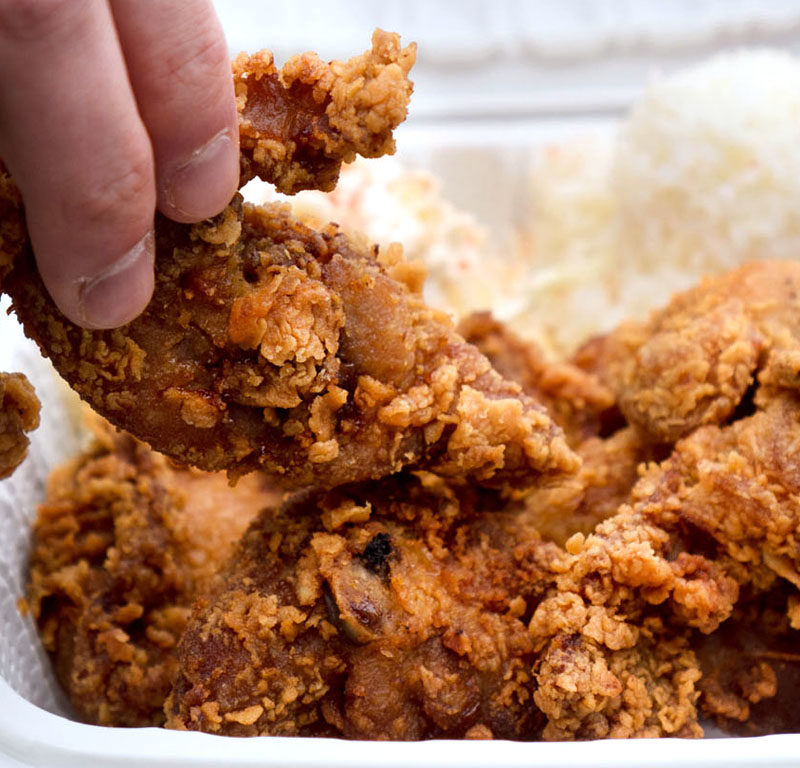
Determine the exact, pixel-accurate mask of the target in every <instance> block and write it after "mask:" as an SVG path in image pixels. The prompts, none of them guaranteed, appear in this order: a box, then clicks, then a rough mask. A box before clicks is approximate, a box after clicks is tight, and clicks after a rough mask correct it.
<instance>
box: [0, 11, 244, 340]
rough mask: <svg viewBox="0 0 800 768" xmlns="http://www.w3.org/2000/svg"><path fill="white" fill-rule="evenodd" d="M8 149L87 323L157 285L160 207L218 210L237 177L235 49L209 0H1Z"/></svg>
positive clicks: (145, 296)
mask: <svg viewBox="0 0 800 768" xmlns="http://www.w3.org/2000/svg"><path fill="white" fill-rule="evenodd" d="M0 158H2V160H3V162H4V163H5V164H6V166H7V167H8V169H9V171H10V172H11V175H12V176H13V177H14V180H15V181H16V183H17V185H18V186H19V188H20V190H21V192H22V195H23V198H24V202H25V210H26V216H27V223H28V230H29V232H30V236H31V240H32V243H33V248H34V252H35V254H36V260H37V264H38V267H39V271H40V272H41V275H42V279H43V280H44V282H45V285H46V286H47V289H48V291H49V292H50V294H51V295H52V297H53V299H54V300H55V302H56V304H57V305H58V306H59V308H60V309H61V311H62V312H63V313H64V314H65V315H66V316H67V317H68V318H69V319H70V320H72V321H73V322H76V323H78V324H79V325H82V326H84V327H86V328H114V327H117V326H120V325H123V324H125V323H127V322H129V321H130V320H132V319H133V318H135V317H136V316H137V315H138V314H139V313H140V312H141V311H142V310H143V309H144V307H145V306H146V305H147V302H148V301H149V299H150V296H151V294H152V291H153V258H154V254H153V217H154V214H155V211H156V209H158V210H159V211H160V212H161V213H163V214H164V215H166V216H168V217H169V218H171V219H174V220H175V221H181V222H194V221H200V220H202V219H205V218H207V217H209V216H214V215H215V214H217V213H219V212H220V211H221V210H222V209H223V208H224V207H225V205H226V204H227V203H228V202H229V201H230V199H231V197H232V196H233V195H234V193H235V192H236V188H237V186H238V180H239V160H238V158H239V147H238V128H237V117H236V105H235V102H234V95H233V84H232V80H231V73H230V64H229V55H228V49H227V45H226V43H225V38H224V35H223V32H222V29H221V27H220V25H219V21H218V20H217V17H216V14H215V12H214V9H213V6H212V4H211V2H210V0H0Z"/></svg>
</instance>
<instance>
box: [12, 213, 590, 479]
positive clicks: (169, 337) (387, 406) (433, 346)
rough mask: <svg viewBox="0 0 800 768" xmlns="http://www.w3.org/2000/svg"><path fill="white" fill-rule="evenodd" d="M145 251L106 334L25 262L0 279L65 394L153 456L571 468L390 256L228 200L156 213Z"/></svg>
mask: <svg viewBox="0 0 800 768" xmlns="http://www.w3.org/2000/svg"><path fill="white" fill-rule="evenodd" d="M157 244H158V263H157V270H156V286H155V293H154V295H153V299H152V301H151V302H150V304H149V306H148V308H147V309H146V310H145V312H144V313H143V314H142V315H141V316H140V317H139V318H137V319H136V320H134V321H133V322H132V323H130V324H128V325H127V326H124V327H122V328H119V329H116V330H112V331H87V330H84V329H81V328H79V327H77V326H75V325H73V324H71V323H70V322H69V321H67V320H66V319H65V318H64V317H63V316H62V315H61V313H60V312H59V311H58V310H57V309H56V307H55V306H54V305H53V303H52V301H51V300H50V299H49V297H48V295H47V292H46V291H45V289H44V287H43V285H42V283H41V281H40V279H39V278H38V276H37V272H36V269H35V266H34V264H33V261H32V258H31V257H30V254H29V253H28V254H27V256H28V257H27V258H21V259H18V260H17V261H16V262H15V265H14V268H13V270H12V272H11V273H10V274H9V275H8V276H7V278H6V281H5V283H4V289H5V290H6V291H7V292H8V293H9V294H11V296H12V297H13V299H14V308H15V311H16V313H17V315H18V317H19V318H20V320H21V321H22V323H23V325H24V327H25V330H26V333H28V334H29V335H31V336H33V337H34V338H35V339H36V341H37V342H38V343H39V345H40V347H41V348H42V350H43V351H44V352H45V353H46V354H48V355H49V357H50V358H51V360H52V361H53V363H54V365H55V366H56V368H57V370H58V371H59V372H60V373H61V375H62V376H64V378H66V379H67V381H68V382H69V383H70V384H71V386H72V387H73V388H74V389H76V390H77V391H78V393H79V394H80V395H81V396H82V397H84V399H86V400H88V401H89V403H90V404H91V405H92V406H93V407H94V408H95V409H96V410H97V411H99V412H100V413H101V414H102V415H103V416H105V417H106V418H108V419H109V420H110V421H112V422H113V423H115V424H117V425H118V426H120V427H122V428H124V429H126V430H128V431H130V432H131V433H132V434H134V435H136V436H137V437H139V438H140V439H143V440H145V441H147V442H148V443H150V444H151V445H152V446H153V447H154V448H155V449H157V450H161V451H163V452H164V453H167V454H168V455H170V456H172V457H173V458H175V459H177V460H179V461H182V462H185V463H188V464H192V465H195V466H198V467H200V468H202V469H206V470H210V471H213V470H221V469H227V470H230V471H231V472H232V473H233V474H234V475H240V474H243V473H245V472H248V471H252V470H261V471H262V472H264V473H266V474H268V475H271V476H274V477H276V478H277V479H278V480H279V481H280V482H281V483H282V484H283V485H284V486H285V487H290V488H291V487H302V486H306V485H319V486H325V487H333V486H336V485H340V484H342V483H345V482H351V481H357V480H363V479H366V478H377V477H382V476H384V475H387V474H390V473H391V472H395V471H397V470H398V469H400V468H401V467H403V466H406V465H411V466H423V467H427V468H430V469H433V470H436V471H438V472H441V473H443V474H447V475H455V476H463V477H469V478H471V479H473V480H475V481H478V482H481V483H488V484H495V485H501V484H503V485H504V484H516V485H530V484H532V483H533V482H535V480H536V478H537V474H538V473H557V472H560V471H572V470H574V469H576V468H577V465H578V459H577V457H576V456H575V455H574V454H573V453H572V451H571V450H570V449H569V447H568V446H567V444H566V441H565V439H564V436H563V433H562V432H561V430H560V429H559V428H558V426H557V425H556V424H554V423H553V421H552V420H551V419H550V417H549V416H548V414H547V412H546V410H545V409H544V408H543V407H542V406H540V405H539V404H538V403H536V402H534V401H533V400H532V399H531V398H529V397H527V396H526V395H524V394H522V393H521V391H520V387H519V385H517V384H513V383H511V382H508V381H506V380H504V379H503V378H502V377H501V376H500V375H499V374H498V373H497V372H496V371H494V370H493V369H492V367H491V366H490V364H489V363H488V361H487V360H486V358H484V357H483V356H482V355H481V354H480V353H479V352H478V351H477V350H476V349H475V347H473V346H472V345H469V344H466V343H465V342H464V341H463V340H462V339H461V337H460V336H458V335H457V334H456V333H455V332H454V331H453V329H452V327H451V324H450V321H449V319H448V318H447V317H446V316H445V315H443V314H442V313H439V312H436V311H434V310H432V309H430V308H429V307H427V306H425V304H424V303H423V301H422V298H421V296H420V293H419V291H418V288H419V279H418V278H419V274H418V271H417V270H415V269H414V268H413V266H411V265H409V264H407V263H406V262H405V261H404V260H403V258H402V254H401V252H400V250H399V248H392V249H390V250H389V251H388V252H387V253H385V254H378V253H377V252H376V249H374V248H371V247H369V246H367V245H366V244H365V243H363V242H361V241H360V240H359V239H357V238H351V237H347V236H345V235H344V234H342V233H341V232H339V231H338V230H337V228H336V226H335V225H329V226H327V227H326V228H324V229H323V230H321V231H315V230H312V229H309V228H308V227H306V226H304V225H303V224H301V223H300V222H299V221H298V220H297V219H295V218H293V217H292V216H291V215H290V213H289V211H288V208H286V207H282V206H278V205H274V206H269V207H263V208H257V207H253V206H249V205H243V204H242V202H241V200H240V199H239V198H237V199H235V200H234V202H233V203H232V204H231V205H230V206H228V208H226V210H225V211H224V212H223V213H222V214H220V215H219V216H218V217H216V218H215V219H214V220H212V221H208V222H204V223H201V224H198V225H195V226H192V227H189V226H184V225H179V224H175V223H173V222H169V221H167V220H166V219H163V218H161V219H159V221H158V225H157ZM409 286H410V287H409Z"/></svg>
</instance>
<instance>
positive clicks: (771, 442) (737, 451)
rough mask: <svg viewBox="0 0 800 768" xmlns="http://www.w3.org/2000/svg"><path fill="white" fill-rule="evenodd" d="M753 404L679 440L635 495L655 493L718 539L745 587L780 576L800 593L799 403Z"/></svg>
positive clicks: (790, 398) (791, 398)
mask: <svg viewBox="0 0 800 768" xmlns="http://www.w3.org/2000/svg"><path fill="white" fill-rule="evenodd" d="M762 401H765V402H762ZM756 402H757V403H759V404H763V407H761V408H759V409H758V410H757V411H756V412H755V413H754V414H752V415H751V416H748V417H745V418H742V419H739V420H737V421H734V422H733V423H731V424H729V425H727V426H725V427H717V426H706V427H702V428H700V429H698V430H696V431H695V432H694V433H692V435H690V436H689V437H687V438H686V439H684V440H682V441H680V442H679V443H678V444H677V445H676V447H675V451H674V452H673V454H672V455H671V456H670V458H669V459H668V460H667V461H666V462H664V463H663V465H662V466H661V467H658V468H656V469H654V470H653V471H652V472H650V473H649V474H648V475H646V476H645V477H644V479H643V480H642V483H641V486H640V487H639V488H638V489H637V492H636V493H635V495H639V496H644V495H645V494H647V495H648V496H650V495H652V494H648V491H649V489H650V488H655V489H656V490H655V491H654V492H653V493H655V494H657V496H658V500H659V501H660V502H661V501H662V500H663V503H669V504H672V505H674V506H675V507H676V509H677V510H678V513H679V515H680V518H681V520H682V521H683V522H684V523H685V524H687V525H689V526H692V527H693V528H695V529H697V530H699V531H702V533H703V535H705V536H707V537H711V538H712V539H713V541H714V544H715V546H716V548H717V549H718V550H719V554H718V555H715V556H716V557H718V558H719V557H722V556H723V555H724V556H725V557H727V558H728V559H729V560H728V566H727V567H728V569H729V571H730V572H731V573H732V575H734V576H735V577H736V578H737V580H738V581H739V582H740V583H741V584H749V583H753V584H755V585H756V586H757V587H760V588H762V589H763V588H766V587H768V586H769V585H770V583H771V581H772V580H774V577H775V576H780V577H782V578H784V579H786V580H787V581H789V582H791V583H792V584H794V586H795V587H796V588H800V501H799V499H800V471H798V467H800V440H799V439H798V438H800V400H799V399H798V398H797V397H796V396H795V395H794V393H791V392H782V393H780V394H775V395H774V396H768V397H764V396H763V394H762V393H761V392H759V393H758V394H757V395H756ZM646 498H647V496H645V499H646ZM706 546H707V545H706Z"/></svg>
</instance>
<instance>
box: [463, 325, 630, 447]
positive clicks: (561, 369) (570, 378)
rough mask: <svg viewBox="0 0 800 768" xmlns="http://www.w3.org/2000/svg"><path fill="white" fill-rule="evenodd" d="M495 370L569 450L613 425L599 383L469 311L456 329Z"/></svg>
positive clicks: (609, 397) (608, 395)
mask: <svg viewBox="0 0 800 768" xmlns="http://www.w3.org/2000/svg"><path fill="white" fill-rule="evenodd" d="M458 332H459V333H460V334H461V335H462V336H463V337H464V338H465V339H466V340H467V341H469V342H470V343H472V344H474V345H475V346H476V347H477V348H478V349H479V350H480V351H481V352H482V353H483V354H484V355H486V357H487V359H488V360H489V362H490V363H491V364H492V366H493V367H494V368H495V370H496V371H497V372H498V373H500V375H501V376H504V377H505V378H507V379H510V380H511V381H515V382H517V383H518V384H520V385H522V389H523V391H524V392H525V393H526V394H528V395H530V396H531V397H533V398H534V399H535V400H538V401H539V402H541V403H543V404H544V405H545V406H546V407H547V409H548V411H549V412H550V414H551V415H552V417H553V419H554V421H555V422H556V423H557V424H558V425H559V426H560V427H561V428H562V429H563V430H564V432H565V434H566V435H567V439H568V440H569V442H570V445H571V446H572V447H573V448H574V447H577V446H578V445H580V444H581V443H582V442H583V441H584V440H586V439H587V438H589V437H594V436H597V435H598V434H600V433H602V432H606V431H608V430H609V427H612V426H615V424H614V422H616V421H618V415H617V413H616V411H615V408H614V394H613V392H612V391H611V389H610V388H609V387H608V386H606V385H605V384H603V383H601V382H600V380H599V379H598V378H597V377H596V376H594V375H592V374H591V373H587V372H586V371H584V370H582V369H581V368H578V367H576V366H575V365H572V364H571V363H568V362H553V361H550V360H547V358H546V357H545V355H544V353H543V352H542V350H541V349H539V347H538V346H537V345H536V344H534V343H533V342H531V341H526V340H523V339H521V338H520V337H519V336H517V335H516V334H515V333H514V332H513V331H512V330H511V329H510V328H508V327H507V326H505V325H504V324H503V323H501V322H500V321H498V320H495V319H494V318H493V317H492V315H491V313H490V312H474V313H473V314H471V315H469V316H468V317H466V318H464V319H463V320H462V321H461V322H460V323H459V325H458Z"/></svg>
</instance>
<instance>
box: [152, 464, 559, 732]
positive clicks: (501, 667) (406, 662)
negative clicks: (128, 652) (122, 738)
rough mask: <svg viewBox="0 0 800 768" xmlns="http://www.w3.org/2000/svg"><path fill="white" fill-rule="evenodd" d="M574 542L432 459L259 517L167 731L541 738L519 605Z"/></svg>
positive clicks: (175, 696) (187, 639)
mask: <svg viewBox="0 0 800 768" xmlns="http://www.w3.org/2000/svg"><path fill="white" fill-rule="evenodd" d="M562 556H563V555H562V554H560V552H559V550H558V548H557V547H555V546H554V545H552V544H548V543H545V542H543V541H542V540H541V539H540V537H539V536H538V534H537V533H536V531H535V529H534V528H532V527H531V526H530V525H529V524H527V523H526V521H525V512H524V508H523V507H521V506H518V507H516V508H515V509H508V508H505V507H504V502H502V501H501V497H500V496H499V495H498V494H494V493H492V492H488V491H480V490H477V489H476V488H475V487H469V486H467V487H457V486H452V485H449V484H447V483H445V482H444V481H443V480H442V479H441V478H438V477H435V476H433V475H430V474H427V473H422V474H421V475H420V476H419V477H415V476H413V475H408V476H406V475H400V476H397V477H394V478H388V479H386V480H383V481H381V482H379V483H371V484H364V485H356V486H349V487H347V488H340V489H338V490H335V491H331V492H327V493H318V492H317V493H313V494H304V495H301V496H298V497H297V498H295V499H294V500H292V501H290V502H289V503H288V504H287V505H286V506H285V507H283V508H282V509H280V510H277V511H269V510H267V511H265V513H264V514H262V515H261V517H260V518H259V519H258V520H257V521H256V522H255V523H254V524H253V526H252V527H251V528H250V530H249V531H248V533H247V534H246V535H245V537H244V540H243V542H242V544H241V546H240V547H239V550H238V551H237V552H236V554H235V555H234V556H233V558H232V560H231V563H230V565H229V568H228V570H227V571H226V572H225V573H224V574H223V576H222V578H221V582H220V583H221V584H222V588H221V589H220V590H218V591H217V593H216V594H215V596H214V597H213V598H212V599H209V600H207V601H204V603H202V604H201V606H200V608H199V610H197V611H196V612H195V613H194V615H193V617H192V619H191V622H190V625H189V627H188V628H187V630H186V634H185V635H184V638H183V641H182V642H181V645H180V647H179V650H178V656H179V659H180V663H181V669H180V674H179V676H178V678H177V682H176V685H175V689H174V691H173V693H172V695H171V697H170V699H169V700H168V702H167V705H166V711H167V723H166V725H167V727H171V728H180V729H192V730H204V731H209V732H212V733H222V734H231V735H256V734H283V735H317V734H320V733H322V734H327V735H330V734H332V733H333V734H339V735H343V736H346V737H350V738H373V739H424V738H433V737H463V736H466V735H469V736H472V737H478V736H483V737H489V736H494V737H502V738H533V737H535V736H536V735H537V734H538V732H539V730H540V729H541V725H542V722H541V715H540V714H539V713H538V711H537V709H536V707H535V706H533V704H532V701H531V694H532V689H533V686H532V676H531V672H530V669H531V663H532V650H533V648H532V643H531V638H530V637H529V635H528V633H527V631H526V627H525V623H524V621H523V620H522V619H523V617H524V616H525V615H526V614H528V615H529V612H530V610H531V609H532V607H533V606H534V605H535V603H536V601H537V600H538V598H539V596H540V594H541V592H542V591H543V589H544V588H545V587H546V585H547V584H548V583H549V581H550V577H549V576H548V572H549V571H550V570H551V568H552V565H551V561H553V560H558V559H559V558H561V557H562Z"/></svg>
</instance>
